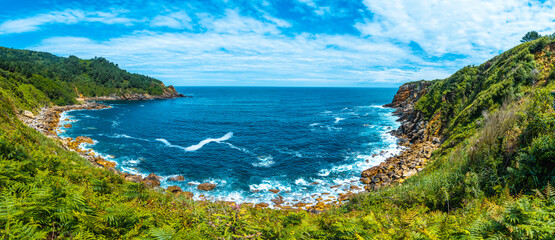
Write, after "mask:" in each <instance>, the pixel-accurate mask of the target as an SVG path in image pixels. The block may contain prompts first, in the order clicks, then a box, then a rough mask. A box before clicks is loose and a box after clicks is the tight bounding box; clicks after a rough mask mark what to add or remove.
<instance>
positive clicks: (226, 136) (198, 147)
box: [156, 132, 233, 152]
mask: <svg viewBox="0 0 555 240" xmlns="http://www.w3.org/2000/svg"><path fill="white" fill-rule="evenodd" d="M231 137H233V133H232V132H228V133H226V134H225V135H224V136H223V137H221V138H207V139H204V140H202V141H200V142H199V143H197V144H195V145H191V146H189V147H186V148H184V149H185V151H188V152H193V151H196V150H199V149H201V148H202V147H203V146H204V145H206V144H208V143H211V142H217V143H220V142H223V141H226V140H229V139H230V138H231ZM156 140H158V139H156ZM164 143H169V142H168V141H165V142H164ZM170 145H171V144H170ZM178 147H179V146H178Z"/></svg>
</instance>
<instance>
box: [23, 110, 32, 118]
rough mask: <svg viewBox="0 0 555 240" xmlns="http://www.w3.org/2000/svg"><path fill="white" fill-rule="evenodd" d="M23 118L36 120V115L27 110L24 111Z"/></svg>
mask: <svg viewBox="0 0 555 240" xmlns="http://www.w3.org/2000/svg"><path fill="white" fill-rule="evenodd" d="M23 116H25V117H28V118H35V115H34V114H33V113H32V112H30V111H27V110H25V111H23Z"/></svg>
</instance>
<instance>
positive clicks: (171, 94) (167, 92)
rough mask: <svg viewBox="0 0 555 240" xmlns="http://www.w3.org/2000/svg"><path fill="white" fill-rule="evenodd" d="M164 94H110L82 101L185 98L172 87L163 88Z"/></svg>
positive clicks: (86, 98)
mask: <svg viewBox="0 0 555 240" xmlns="http://www.w3.org/2000/svg"><path fill="white" fill-rule="evenodd" d="M162 87H164V92H163V93H162V94H161V95H150V94H148V93H124V92H119V93H112V94H110V95H108V96H101V97H85V98H83V99H82V100H84V101H114V100H150V99H171V98H178V97H186V96H185V95H183V94H181V93H178V92H177V90H175V88H174V87H173V86H171V85H170V86H168V87H166V86H164V84H163V83H162Z"/></svg>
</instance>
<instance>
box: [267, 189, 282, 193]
mask: <svg viewBox="0 0 555 240" xmlns="http://www.w3.org/2000/svg"><path fill="white" fill-rule="evenodd" d="M268 191H270V192H273V193H278V192H279V190H277V189H270V190H268Z"/></svg>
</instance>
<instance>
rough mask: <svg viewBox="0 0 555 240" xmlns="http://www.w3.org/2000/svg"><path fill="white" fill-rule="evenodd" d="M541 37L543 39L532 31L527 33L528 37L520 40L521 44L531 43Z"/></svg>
mask: <svg viewBox="0 0 555 240" xmlns="http://www.w3.org/2000/svg"><path fill="white" fill-rule="evenodd" d="M540 37H541V35H540V34H539V33H538V32H536V31H530V32H528V33H526V35H524V37H522V40H520V42H530V41H533V40H536V39H538V38H540Z"/></svg>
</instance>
